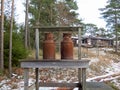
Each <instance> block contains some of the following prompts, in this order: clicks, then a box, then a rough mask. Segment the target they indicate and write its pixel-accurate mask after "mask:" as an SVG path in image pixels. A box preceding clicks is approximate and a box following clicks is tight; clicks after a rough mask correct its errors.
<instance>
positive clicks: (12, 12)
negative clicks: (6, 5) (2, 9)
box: [9, 0, 14, 78]
mask: <svg viewBox="0 0 120 90" xmlns="http://www.w3.org/2000/svg"><path fill="white" fill-rule="evenodd" d="M11 9H12V10H11V20H10V22H11V23H10V40H9V78H11V75H12V29H13V15H14V0H12V6H11Z"/></svg>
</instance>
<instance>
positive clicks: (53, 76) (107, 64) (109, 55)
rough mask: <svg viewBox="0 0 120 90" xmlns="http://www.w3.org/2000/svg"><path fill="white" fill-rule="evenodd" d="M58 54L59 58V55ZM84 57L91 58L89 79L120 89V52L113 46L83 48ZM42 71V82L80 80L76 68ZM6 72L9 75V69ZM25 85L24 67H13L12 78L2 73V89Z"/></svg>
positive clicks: (75, 51) (32, 74) (20, 88)
mask: <svg viewBox="0 0 120 90" xmlns="http://www.w3.org/2000/svg"><path fill="white" fill-rule="evenodd" d="M56 56H57V58H59V55H56ZM30 57H31V56H30ZM74 58H75V59H77V48H74ZM82 59H88V60H90V63H89V68H88V69H87V81H96V82H105V83H107V84H109V85H110V86H112V87H114V90H120V53H117V54H115V53H114V50H113V49H112V48H82ZM40 72H41V75H40V81H41V82H77V81H78V79H77V70H76V69H67V68H64V69H61V68H57V69H53V68H51V69H46V68H45V69H40ZM48 72H49V73H48ZM5 73H6V75H8V72H7V71H6V72H5ZM34 82H35V75H34V70H33V69H31V70H30V80H29V85H30V86H31V85H32V84H33V83H34ZM23 86H24V82H23V69H22V68H13V76H12V79H8V78H7V77H6V76H5V75H2V74H1V75H0V90H23ZM40 90H53V88H52V89H51V88H40ZM58 90H59V89H58ZM62 90H63V89H62ZM74 90H77V89H74Z"/></svg>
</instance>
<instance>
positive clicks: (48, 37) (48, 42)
mask: <svg viewBox="0 0 120 90" xmlns="http://www.w3.org/2000/svg"><path fill="white" fill-rule="evenodd" d="M43 59H55V42H54V40H53V34H52V33H45V40H44V41H43Z"/></svg>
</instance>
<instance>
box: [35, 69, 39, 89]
mask: <svg viewBox="0 0 120 90" xmlns="http://www.w3.org/2000/svg"><path fill="white" fill-rule="evenodd" d="M35 75H36V83H35V86H36V90H39V69H38V68H36V69H35Z"/></svg>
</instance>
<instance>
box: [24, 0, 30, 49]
mask: <svg viewBox="0 0 120 90" xmlns="http://www.w3.org/2000/svg"><path fill="white" fill-rule="evenodd" d="M28 3H29V0H26V14H25V48H28V38H29V36H28V5H29V4H28Z"/></svg>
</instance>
